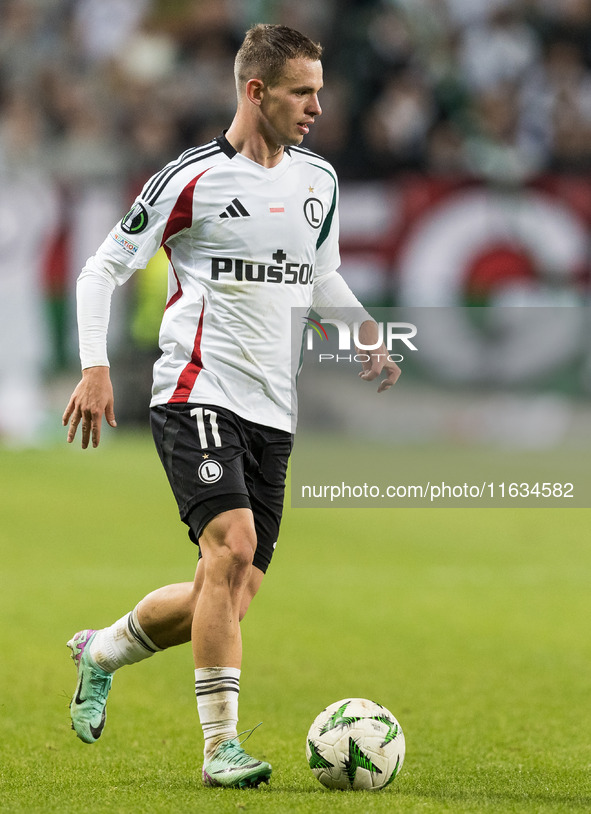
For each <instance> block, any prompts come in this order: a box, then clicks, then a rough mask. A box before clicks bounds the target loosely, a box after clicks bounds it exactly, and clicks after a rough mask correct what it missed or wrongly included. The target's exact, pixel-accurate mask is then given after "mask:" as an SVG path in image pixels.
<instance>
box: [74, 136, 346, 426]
mask: <svg viewBox="0 0 591 814" xmlns="http://www.w3.org/2000/svg"><path fill="white" fill-rule="evenodd" d="M160 246H163V247H164V249H165V251H166V254H167V255H168V259H169V282H168V299H167V303H166V308H165V310H164V316H163V319H162V325H161V329H160V347H161V350H162V355H161V356H160V358H159V359H158V361H157V362H156V364H155V366H154V385H153V391H152V401H151V404H152V405H156V404H164V403H173V404H178V403H186V402H191V403H194V402H197V403H203V404H213V405H216V406H219V407H226V408H228V409H230V410H233V411H234V412H235V413H237V414H238V415H240V416H242V417H243V418H247V419H249V420H251V421H254V422H257V423H259V424H264V425H267V426H270V427H276V428H278V429H283V430H287V431H292V430H293V427H294V421H295V415H294V413H295V403H294V402H295V399H294V375H295V366H294V365H293V364H292V358H291V357H292V353H291V348H292V347H293V346H295V347H298V348H299V346H300V341H299V340H301V334H300V337H299V339H298V337H297V336H296V337H295V342H294V338H293V337H292V336H291V309H292V308H293V307H300V308H309V307H311V306H312V307H314V308H316V309H318V310H319V311H320V312H321V310H322V308H323V307H328V306H333V307H344V308H350V307H356V308H361V306H360V303H359V302H358V301H357V299H356V298H355V297H354V295H353V294H352V292H351V291H350V289H349V288H348V286H347V285H346V283H345V282H344V280H343V279H342V277H341V276H340V275H339V274H338V272H337V271H336V270H337V268H338V267H339V265H340V257H339V248H338V183H337V179H336V175H335V172H334V170H333V168H332V167H331V165H330V164H329V163H328V162H326V161H325V160H324V159H322V158H320V157H319V156H317V155H315V154H314V153H311V152H310V151H309V150H306V149H303V148H299V147H291V148H286V149H285V153H284V156H283V158H282V160H281V161H280V162H279V164H277V166H275V167H272V168H270V169H269V168H265V167H262V166H261V165H259V164H257V163H255V162H254V161H251V160H250V159H248V158H246V157H245V156H243V155H241V154H240V153H238V152H236V150H235V149H234V148H233V147H232V146H231V145H230V143H229V142H228V141H227V139H226V138H225V136H220V137H218V138H216V139H213V140H212V141H210V142H209V143H207V144H205V145H204V146H202V147H197V148H195V149H191V150H188V151H186V152H185V153H183V154H182V155H181V156H180V157H179V158H178V159H177V160H176V161H173V162H171V163H170V164H168V165H167V166H166V167H164V169H162V170H161V171H160V172H159V173H157V174H156V175H155V176H153V178H151V179H150V180H149V181H148V182H147V184H146V185H145V186H144V188H143V190H142V192H141V194H140V195H139V197H138V198H137V199H136V201H135V203H134V205H133V206H132V208H131V210H130V211H129V212H128V213H127V215H126V216H125V217H124V218H123V219H122V220H121V221H120V222H119V223H118V224H117V226H116V227H115V228H114V229H113V230H112V231H111V232H110V234H109V236H108V237H107V238H106V240H105V241H104V242H103V244H102V245H101V246H100V248H99V250H98V251H97V253H96V254H95V255H94V256H93V257H91V258H90V260H89V261H88V262H87V264H86V266H85V268H84V270H83V272H82V274H81V275H80V278H79V281H78V322H79V331H80V355H81V360H82V367H83V368H87V367H93V366H95V365H107V364H108V358H107V350H106V337H107V327H108V320H109V308H110V299H111V294H112V291H113V290H114V288H115V286H116V285H121V284H122V283H124V282H125V281H126V280H127V279H128V278H129V277H130V276H131V274H133V272H134V271H135V270H136V269H139V268H144V267H145V266H146V264H147V262H148V260H149V259H150V258H151V257H152V255H153V254H154V253H155V252H156V251H157V250H158V249H159V247H160ZM332 313H333V314H334V311H333V312H332ZM298 330H299V331H300V332H302V331H303V330H304V323H303V321H302V324H301V327H299V328H298ZM292 343H293V344H292Z"/></svg>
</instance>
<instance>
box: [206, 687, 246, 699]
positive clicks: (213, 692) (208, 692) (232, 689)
mask: <svg viewBox="0 0 591 814" xmlns="http://www.w3.org/2000/svg"><path fill="white" fill-rule="evenodd" d="M219 692H235V693H236V695H238V693H239V692H240V690H239V688H238V687H224V688H223V689H222V690H204V691H199V690H195V695H196V696H197V698H201V696H202V695H217V693H219Z"/></svg>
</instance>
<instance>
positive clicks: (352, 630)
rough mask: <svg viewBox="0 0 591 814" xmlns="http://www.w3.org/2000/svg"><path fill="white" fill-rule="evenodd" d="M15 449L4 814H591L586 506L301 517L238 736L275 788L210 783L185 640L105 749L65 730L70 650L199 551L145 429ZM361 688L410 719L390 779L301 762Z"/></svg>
mask: <svg viewBox="0 0 591 814" xmlns="http://www.w3.org/2000/svg"><path fill="white" fill-rule="evenodd" d="M109 436H110V437H109V438H108V439H106V442H105V443H104V446H101V448H99V449H98V450H88V451H86V452H82V451H81V450H79V449H78V448H73V447H66V446H65V444H64V446H63V447H58V448H52V449H48V450H43V451H29V452H18V453H17V452H10V451H6V450H4V451H0V509H1V511H0V515H1V518H2V520H1V523H0V539H1V544H2V561H1V570H0V573H1V578H0V579H1V591H0V606H1V608H0V609H1V628H0V630H1V633H0V637H1V638H0V707H1V708H0V736H1V737H0V750H1V754H0V811H2V812H28V813H30V812H60V814H67V813H68V812H93V814H99V813H101V814H102V812H105V814H107V812H109V814H111V813H112V812H121V813H122V814H123V813H124V812H125V813H127V812H150V813H151V812H171V814H172V812H187V814H189V813H193V812H195V813H196V812H200V813H201V812H205V814H208V812H212V814H213V813H214V812H215V814H218V813H219V812H240V811H247V812H249V811H250V812H280V813H281V814H285V812H327V813H328V812H331V814H332V812H341V811H343V812H382V811H384V812H386V811H395V812H452V813H453V814H460V813H461V812H474V814H479V813H480V812H499V814H510V813H511V812H569V811H581V812H583V811H589V810H591V779H590V778H591V771H590V769H591V735H590V733H591V703H590V695H589V687H590V680H591V679H590V676H591V643H590V637H589V619H591V590H590V588H589V585H590V571H591V551H590V546H589V539H590V535H589V519H590V513H589V511H586V510H575V509H571V510H558V509H557V510H553V509H544V510H535V509H531V510H530V509H521V510H515V509H513V510H511V509H493V510H478V509H472V510H470V509H468V510H455V509H404V510H399V511H392V510H371V509H368V510H354V509H348V510H330V509H327V510H318V509H317V510H304V509H298V510H296V509H289V508H288V509H287V510H286V513H285V519H284V527H283V533H282V537H281V541H280V545H279V547H278V552H277V555H276V559H275V561H274V563H273V565H272V567H271V569H270V571H269V574H268V577H267V580H266V584H264V585H263V589H262V591H261V593H260V594H259V596H258V597H257V598H256V600H255V602H254V603H253V606H252V608H251V610H250V612H249V615H248V616H247V618H246V619H245V621H244V624H243V634H244V641H245V658H244V664H243V682H242V694H241V706H240V725H241V728H244V729H246V728H249V727H252V726H254V725H256V724H257V723H258V722H259V721H264V725H263V726H262V727H261V728H260V729H258V730H257V732H256V733H255V735H254V736H253V738H252V739H251V741H250V743H249V746H250V747H251V749H252V752H253V753H254V754H255V755H257V756H260V757H264V758H266V759H268V760H269V761H270V762H271V763H272V764H273V768H274V771H273V777H272V780H271V784H270V786H268V787H261V788H260V789H258V790H250V791H244V792H239V791H228V790H218V789H205V788H203V787H202V786H201V783H200V767H201V750H202V741H201V735H200V729H199V725H198V720H197V712H196V704H195V698H194V695H193V668H192V660H191V652H190V648H189V647H188V646H184V647H180V648H176V649H175V650H172V651H169V652H168V653H164V654H159V655H157V656H155V657H154V658H153V659H151V660H149V661H148V662H144V663H142V664H140V665H137V666H135V667H131V668H125V669H123V670H122V671H120V672H119V673H118V674H117V675H116V677H115V681H114V684H113V691H112V694H111V697H110V700H109V720H108V723H107V728H106V730H105V733H104V735H103V737H102V738H101V740H100V741H99V743H97V744H95V745H94V746H87V745H85V744H83V743H82V742H80V741H79V740H78V739H77V738H76V737H75V735H74V733H73V732H71V731H70V728H69V717H68V703H69V698H70V695H71V693H72V691H73V687H74V683H75V669H74V666H73V663H72V662H71V660H70V659H69V658H68V655H69V651H68V650H67V648H66V646H65V642H66V640H67V639H68V638H69V637H70V635H71V634H72V633H73V632H75V631H76V630H78V629H79V628H82V627H85V626H91V627H99V626H103V625H105V624H107V623H110V622H111V621H113V620H114V619H115V618H118V617H119V616H121V615H123V614H124V613H125V612H127V611H128V610H129V609H131V608H132V607H133V605H134V604H135V602H136V601H137V600H138V599H139V598H141V596H143V595H144V594H145V593H147V592H148V591H149V590H152V589H153V588H155V587H157V586H159V585H161V584H165V583H167V582H175V581H181V580H186V579H190V578H191V576H192V573H193V569H194V565H195V551H194V549H193V547H192V546H191V545H190V544H189V542H188V540H187V538H186V534H185V531H184V528H183V527H182V525H181V524H180V522H179V521H178V520H177V517H176V506H175V505H174V502H173V498H172V496H171V495H170V493H169V489H168V484H167V483H166V480H165V476H164V473H163V472H162V470H161V467H160V463H159V461H158V459H157V456H156V453H155V451H154V450H153V449H152V442H151V440H150V439H149V438H148V437H147V436H145V435H143V434H142V435H129V434H125V433H123V432H122V431H121V430H118V431H117V432H116V433H109ZM348 695H351V696H362V697H369V698H372V699H374V700H377V701H379V702H381V703H383V704H384V705H385V706H387V707H388V708H390V709H391V710H392V712H393V713H394V714H395V715H396V716H397V717H398V718H399V720H400V722H401V724H402V726H403V729H404V731H405V735H406V740H407V753H406V761H405V765H404V768H403V770H402V772H401V774H400V776H399V777H398V779H397V780H396V781H395V782H394V784H393V785H392V786H391V787H390V788H389V789H387V790H386V791H383V792H375V793H371V792H365V793H357V792H329V791H326V790H325V789H323V788H322V787H321V786H320V785H319V783H318V782H317V781H316V780H315V778H314V777H313V776H312V774H311V772H310V771H309V769H308V767H307V765H306V761H305V757H304V740H305V736H306V733H307V730H308V726H309V725H310V723H311V721H312V720H313V718H314V717H315V716H316V714H317V713H318V712H319V711H320V710H321V709H322V708H323V707H325V706H326V705H327V704H329V703H331V702H333V701H336V700H339V699H341V698H344V697H346V696H348Z"/></svg>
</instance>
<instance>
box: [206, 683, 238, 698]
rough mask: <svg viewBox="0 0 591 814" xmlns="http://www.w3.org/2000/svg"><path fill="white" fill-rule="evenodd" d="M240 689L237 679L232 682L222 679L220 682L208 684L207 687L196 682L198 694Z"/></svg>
mask: <svg viewBox="0 0 591 814" xmlns="http://www.w3.org/2000/svg"><path fill="white" fill-rule="evenodd" d="M239 689H240V684H239V683H238V682H237V681H235V682H232V683H231V684H228V683H226V682H223V681H221V682H220V683H219V684H208V685H207V686H205V687H200V686H199V685H198V684H195V692H196V694H197V695H200V694H201V693H207V694H208V695H209V694H210V693H212V692H224V691H225V690H234V691H235V692H238V690H239Z"/></svg>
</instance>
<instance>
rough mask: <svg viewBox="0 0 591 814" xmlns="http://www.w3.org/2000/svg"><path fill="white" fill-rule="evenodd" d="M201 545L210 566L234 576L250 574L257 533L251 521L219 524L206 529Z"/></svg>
mask: <svg viewBox="0 0 591 814" xmlns="http://www.w3.org/2000/svg"><path fill="white" fill-rule="evenodd" d="M201 546H202V551H203V556H204V558H205V560H206V562H207V563H208V565H209V566H214V567H215V568H216V569H221V570H223V571H224V572H226V573H228V574H231V575H233V576H237V577H241V576H248V574H249V572H250V567H251V565H252V560H253V557H254V552H255V549H256V535H255V533H254V529H253V528H252V526H251V524H249V523H244V522H240V521H237V522H231V523H225V524H218V525H217V526H214V527H213V528H211V529H209V528H206V529H205V531H204V533H203V536H202V538H201Z"/></svg>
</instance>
